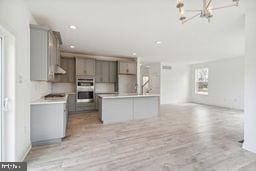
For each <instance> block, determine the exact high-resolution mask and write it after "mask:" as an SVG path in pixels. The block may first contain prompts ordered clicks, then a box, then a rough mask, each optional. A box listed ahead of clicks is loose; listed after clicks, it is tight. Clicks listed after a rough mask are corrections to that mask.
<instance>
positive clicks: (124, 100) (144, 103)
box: [99, 94, 160, 124]
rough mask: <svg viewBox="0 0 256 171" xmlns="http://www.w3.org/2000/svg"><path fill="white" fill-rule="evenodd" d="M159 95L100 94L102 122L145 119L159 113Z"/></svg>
mask: <svg viewBox="0 0 256 171" xmlns="http://www.w3.org/2000/svg"><path fill="white" fill-rule="evenodd" d="M159 101H160V100H159V95H154V94H146V95H140V94H105V95H99V114H100V119H101V121H102V123H104V124H105V123H116V122H125V121H130V120H137V119H145V118H150V117H154V116H157V115H158V113H159V103H160V102H159Z"/></svg>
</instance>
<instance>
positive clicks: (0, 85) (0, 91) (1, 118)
mask: <svg viewBox="0 0 256 171" xmlns="http://www.w3.org/2000/svg"><path fill="white" fill-rule="evenodd" d="M4 40H5V39H4V36H3V34H2V32H1V30H0V78H1V79H0V100H1V101H0V161H5V156H6V155H5V151H6V150H5V142H6V141H5V137H6V136H5V135H6V133H5V131H6V130H5V126H6V125H5V116H6V112H7V105H8V104H7V103H8V99H7V98H6V91H5V90H6V89H5V80H6V79H5V74H6V72H5V55H4V49H5V46H4V44H5V43H4V42H5V41H4Z"/></svg>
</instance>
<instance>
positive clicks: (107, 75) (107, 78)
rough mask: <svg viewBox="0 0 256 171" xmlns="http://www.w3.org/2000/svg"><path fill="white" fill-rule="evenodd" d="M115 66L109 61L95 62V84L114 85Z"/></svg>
mask: <svg viewBox="0 0 256 171" xmlns="http://www.w3.org/2000/svg"><path fill="white" fill-rule="evenodd" d="M116 68H117V64H116V62H110V61H96V80H95V81H96V82H97V83H115V82H116V81H117V69H116Z"/></svg>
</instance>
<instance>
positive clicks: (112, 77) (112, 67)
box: [109, 62, 117, 83]
mask: <svg viewBox="0 0 256 171" xmlns="http://www.w3.org/2000/svg"><path fill="white" fill-rule="evenodd" d="M109 82H110V83H116V82H117V62H110V63H109Z"/></svg>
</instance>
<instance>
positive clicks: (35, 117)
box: [31, 103, 68, 145]
mask: <svg viewBox="0 0 256 171" xmlns="http://www.w3.org/2000/svg"><path fill="white" fill-rule="evenodd" d="M67 120H68V112H67V104H66V103H49V104H37V105H31V141H32V144H33V145H37V144H47V143H49V142H59V141H61V138H63V137H65V136H66V128H67Z"/></svg>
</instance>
